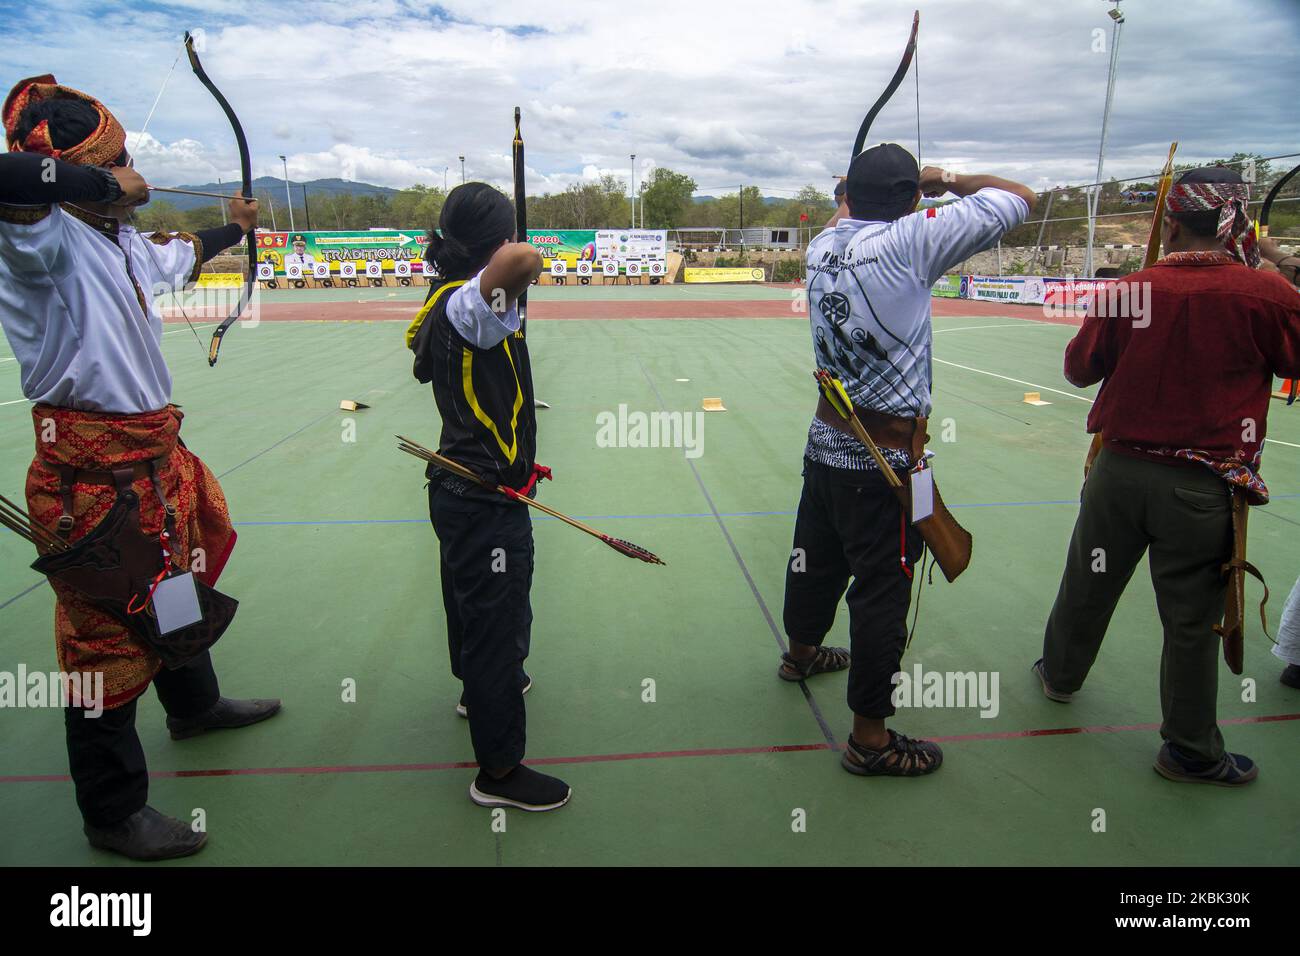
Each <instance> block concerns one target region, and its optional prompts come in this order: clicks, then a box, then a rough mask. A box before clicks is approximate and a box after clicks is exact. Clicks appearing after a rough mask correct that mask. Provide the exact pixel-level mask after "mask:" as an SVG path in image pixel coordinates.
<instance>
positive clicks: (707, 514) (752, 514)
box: [0, 493, 1300, 607]
mask: <svg viewBox="0 0 1300 956" xmlns="http://www.w3.org/2000/svg"><path fill="white" fill-rule="evenodd" d="M1272 497H1273V500H1275V501H1276V500H1278V499H1280V498H1300V493H1298V494H1292V495H1273V496H1272ZM1078 503H1079V500H1078V499H1077V498H1061V499H1048V500H1044V501H972V502H967V503H965V504H950V505H948V507H949V508H950V509H953V510H956V509H957V508H1029V507H1035V506H1041V505H1077V504H1078ZM794 514H795V512H793V511H721V512H719V513H718V516H719V517H722V518H779V517H789V516H792V515H794ZM569 517H571V518H577V519H578V520H579V521H626V520H654V519H658V518H712V517H714V514H713V512H711V511H682V512H665V513H661V514H601V515H570V516H569ZM533 520H534V521H556V520H558V519H556V518H552V517H551V516H550V515H533ZM428 523H429V519H428V518H331V519H322V520H318V521H236V522H234V525H235V527H237V528H259V527H265V528H275V527H284V526H287V527H292V526H298V525H301V526H314V525H349V524H428ZM0 607H3V605H0Z"/></svg>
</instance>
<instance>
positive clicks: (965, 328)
mask: <svg viewBox="0 0 1300 956" xmlns="http://www.w3.org/2000/svg"><path fill="white" fill-rule="evenodd" d="M1044 325H1055V326H1056V327H1057V328H1062V329H1072V328H1074V326H1072V325H1061V324H1060V323H1058V322H1035V321H1034V320H1033V319H1025V320H1023V321H1022V322H1021V323H1020V324H1019V325H960V326H956V327H954V328H951V329H935V330H934V334H935V335H938V334H939V333H940V332H974V331H975V330H976V329H1025V328H1034V327H1035V326H1044Z"/></svg>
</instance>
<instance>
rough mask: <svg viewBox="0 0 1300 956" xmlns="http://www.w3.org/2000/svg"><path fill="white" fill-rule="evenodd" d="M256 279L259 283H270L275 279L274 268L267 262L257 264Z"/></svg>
mask: <svg viewBox="0 0 1300 956" xmlns="http://www.w3.org/2000/svg"><path fill="white" fill-rule="evenodd" d="M257 278H258V280H259V281H261V282H270V281H272V280H273V279H274V278H275V266H273V265H271V263H269V262H259V263H258V264H257Z"/></svg>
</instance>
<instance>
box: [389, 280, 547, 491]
mask: <svg viewBox="0 0 1300 956" xmlns="http://www.w3.org/2000/svg"><path fill="white" fill-rule="evenodd" d="M462 285H464V282H463V281H460V282H442V283H440V284H438V285H435V286H433V287H432V288H430V290H429V295H428V296H427V297H426V299H425V304H424V307H423V308H422V309H421V310H420V315H419V316H417V318H416V322H415V323H412V329H413V330H414V335H413V338H412V339H411V340H410V342H409V344H410V347H411V350H412V351H413V352H414V353H415V368H414V372H415V377H416V378H417V379H419V380H420V382H432V384H433V397H434V400H435V401H436V402H437V403H438V412H439V413H440V414H441V415H442V436H441V438H440V439H439V442H438V452H439V453H440V454H442V455H445V456H446V457H447V458H450V459H451V460H452V461H456V462H459V463H460V464H462V465H464V466H465V467H467V468H469V469H471V470H472V471H474V472H476V473H477V474H479V475H481V476H483V477H484V478H488V479H491V480H492V481H495V482H497V483H499V484H503V485H507V486H508V487H511V488H519V487H522V486H523V485H524V484H525V483H527V481H528V479H529V478H530V477H531V475H532V473H533V462H534V460H535V458H536V456H537V415H536V411H535V409H534V406H533V373H532V368H531V366H530V365H529V362H528V345H527V343H526V341H525V339H524V335H523V332H522V331H520V332H514V333H511V334H510V335H507V336H506V337H505V338H504V339H502V340H501V341H500V342H498V343H497V344H496V345H494V346H492V347H491V348H488V349H481V348H476V347H475V346H473V345H471V344H470V343H468V342H467V341H465V339H464V338H463V337H462V336H461V335H460V333H459V332H457V331H456V330H455V329H454V328H453V327H452V325H451V322H450V321H449V320H448V318H447V303H448V301H449V300H450V298H451V295H452V293H453V292H454V291H455V290H456V289H457V288H459V287H460V286H462ZM421 317H422V319H421ZM417 326H418V327H417ZM435 471H437V469H436V466H433V465H430V477H433V476H434V472H435Z"/></svg>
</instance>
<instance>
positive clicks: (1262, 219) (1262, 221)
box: [1255, 166, 1300, 239]
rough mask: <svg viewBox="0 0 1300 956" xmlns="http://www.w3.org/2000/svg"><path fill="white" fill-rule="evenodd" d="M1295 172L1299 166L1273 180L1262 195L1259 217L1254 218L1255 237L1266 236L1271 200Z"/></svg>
mask: <svg viewBox="0 0 1300 956" xmlns="http://www.w3.org/2000/svg"><path fill="white" fill-rule="evenodd" d="M1296 173H1300V166H1296V167H1295V168H1293V169H1292V170H1291V171H1290V172H1289V173H1287V174H1286V175H1285V176H1283V177H1282V178H1281V179H1279V180H1278V181H1277V182H1275V183H1274V184H1273V188H1272V189H1270V190H1269V191H1268V195H1267V196H1265V197H1264V205H1262V206H1261V207H1260V208H1259V218H1258V219H1256V220H1255V238H1256V239H1267V238H1268V215H1269V213H1270V212H1272V210H1273V201H1274V200H1275V199H1277V194H1278V193H1280V192H1281V191H1282V187H1283V186H1285V185H1286V184H1287V183H1288V182H1289V181H1290V180H1291V177H1292V176H1294V175H1295V174H1296Z"/></svg>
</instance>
